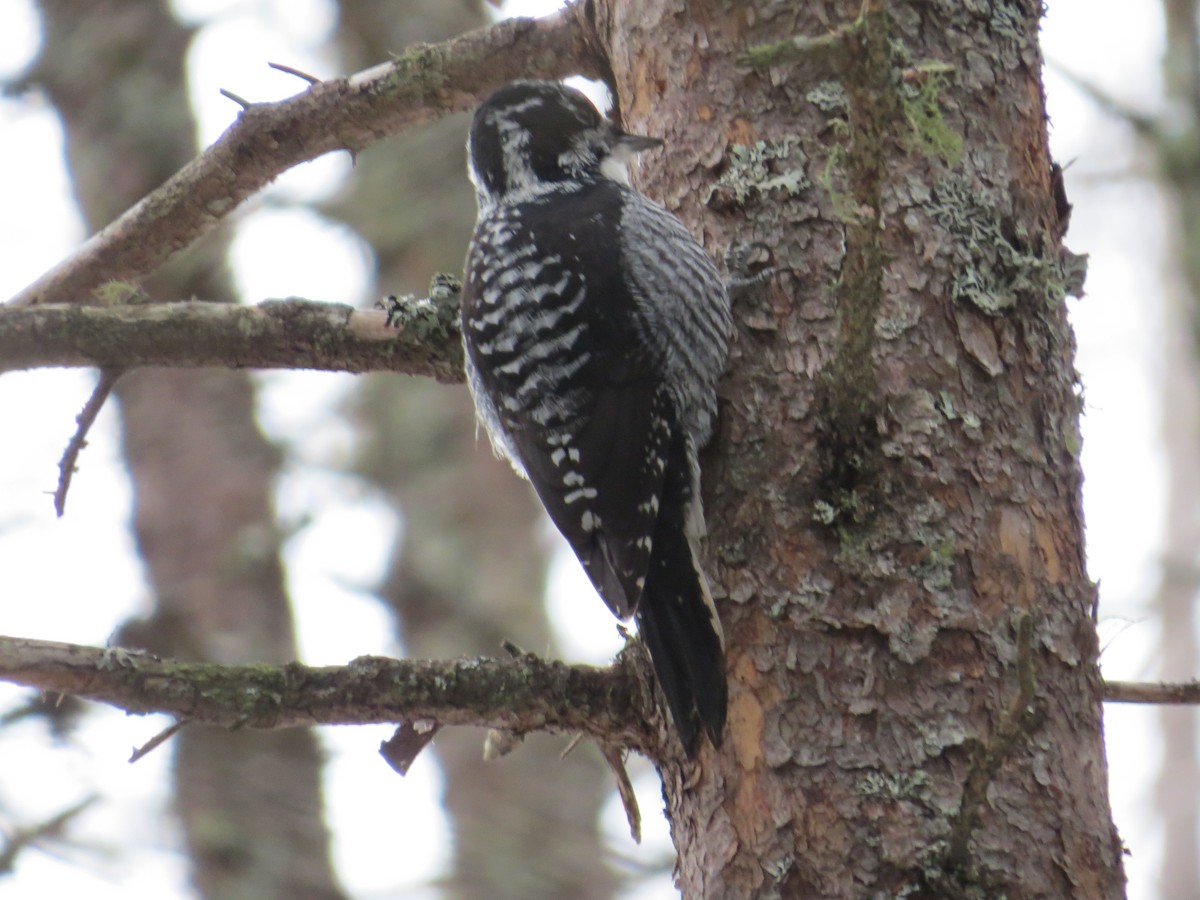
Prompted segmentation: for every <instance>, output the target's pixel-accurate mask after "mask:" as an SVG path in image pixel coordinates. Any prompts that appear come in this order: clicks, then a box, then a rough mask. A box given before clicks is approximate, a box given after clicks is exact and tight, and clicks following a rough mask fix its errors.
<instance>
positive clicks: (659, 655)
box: [637, 501, 727, 756]
mask: <svg viewBox="0 0 1200 900" xmlns="http://www.w3.org/2000/svg"><path fill="white" fill-rule="evenodd" d="M697 502H698V501H697ZM653 548H654V549H653V552H652V556H651V559H650V566H649V568H648V569H647V571H646V584H645V587H644V588H643V589H642V597H641V602H640V603H639V604H638V609H637V622H638V632H639V633H640V634H641V635H642V639H643V640H644V641H645V642H646V647H647V649H649V651H650V659H651V661H652V662H653V663H654V672H655V674H656V675H657V676H658V683H659V685H660V686H661V687H662V691H663V694H665V695H666V698H667V706H668V707H669V708H670V710H671V716H672V718H673V719H674V720H675V727H676V729H677V730H678V731H679V739H680V741H681V742H682V743H683V748H684V750H685V751H687V754H688V756H693V755H694V754H695V751H696V741H697V739H698V738H699V736H700V730H701V729H703V730H704V731H705V732H706V733H707V734H708V736H709V738H710V739H711V740H712V742H713V746H714V747H719V746H720V744H721V735H722V732H724V730H725V710H726V703H727V691H726V686H725V651H724V646H723V644H724V642H723V639H722V636H721V624H720V621H719V620H718V618H717V611H716V608H715V607H714V606H713V602H712V596H711V595H710V594H709V591H708V584H707V582H706V581H705V579H704V573H703V572H702V571H701V570H700V565H699V562H698V561H697V560H696V558H695V556H694V554H693V552H692V546H691V542H690V541H689V540H688V538H687V535H686V533H685V529H684V526H683V522H682V521H680V520H678V519H675V518H674V517H673V516H663V517H661V518H660V519H659V521H658V525H657V527H656V528H655V530H654V544H653Z"/></svg>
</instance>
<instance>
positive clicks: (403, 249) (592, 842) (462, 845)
mask: <svg viewBox="0 0 1200 900" xmlns="http://www.w3.org/2000/svg"><path fill="white" fill-rule="evenodd" d="M340 9H341V15H340V16H339V19H338V35H337V40H338V44H339V47H340V48H341V50H342V58H343V60H344V68H346V69H350V70H353V69H360V68H363V67H365V66H369V65H372V64H374V63H376V62H378V61H379V60H381V59H386V58H387V55H388V53H389V51H391V50H392V49H393V48H396V47H405V46H409V45H411V44H412V43H414V42H416V41H434V40H444V39H446V38H447V37H450V36H452V35H454V34H455V33H457V32H460V31H464V30H466V29H468V28H471V27H473V26H476V25H478V24H480V23H481V22H482V21H483V19H484V15H483V11H482V9H481V8H480V7H479V6H478V5H475V4H468V3H462V4H447V3H445V2H444V0H428V2H423V3H419V4H407V5H406V6H405V8H404V10H403V13H402V14H401V13H400V11H399V9H398V8H397V7H396V5H395V4H394V3H391V2H388V0H375V2H360V0H355V2H349V3H342V4H340ZM466 127H467V122H466V117H465V116H460V117H454V118H451V119H448V120H446V121H444V122H438V123H435V124H433V125H431V126H428V127H426V128H423V129H421V130H420V131H415V132H412V133H408V134H405V135H402V136H400V137H398V138H396V139H395V140H392V141H388V142H386V143H383V144H380V145H378V146H375V147H372V148H371V149H369V150H367V151H365V152H364V153H363V154H362V155H361V158H360V160H359V164H358V165H357V166H356V167H355V170H354V174H353V176H352V178H351V179H350V181H349V182H348V183H347V185H346V189H345V190H344V191H343V192H342V193H341V194H340V195H339V196H338V197H337V198H335V199H334V200H333V201H332V202H330V203H328V204H325V205H324V211H325V212H326V214H328V215H332V216H334V217H336V218H337V219H339V220H341V221H344V222H346V223H347V224H348V225H350V226H351V227H352V228H354V229H355V230H356V231H357V232H358V233H359V234H360V235H362V237H363V238H364V239H366V240H367V241H368V242H369V243H370V245H371V247H372V249H373V250H374V254H375V260H376V264H377V270H376V273H375V283H376V285H377V288H376V292H377V293H379V294H390V293H397V292H401V291H408V292H416V293H422V294H423V293H424V290H425V286H426V283H427V282H428V280H429V274H430V272H432V271H446V272H455V273H457V272H461V271H462V260H463V256H464V254H465V248H466V243H467V239H468V237H469V236H470V231H471V226H472V222H473V212H474V206H475V201H474V195H473V191H472V189H471V187H470V184H469V182H468V181H467V178H466V173H465V162H464V158H463V157H464V152H463V150H462V149H461V148H462V147H463V143H464V140H465V134H466ZM454 312H455V316H456V317H457V309H455V310H454ZM454 339H455V341H457V340H458V334H457V331H455V333H454ZM455 349H456V350H457V347H456V348H455ZM455 364H456V369H455V371H456V373H461V364H460V363H459V360H458V359H457V356H456V358H455ZM352 405H353V407H354V417H355V420H356V422H357V425H358V427H357V429H356V430H357V432H358V433H359V434H360V435H361V436H362V444H361V452H360V455H359V457H358V460H357V462H356V467H357V468H358V469H359V471H360V472H361V473H362V474H363V475H364V476H365V477H366V478H368V479H369V480H370V481H371V482H372V483H374V484H375V485H377V486H378V487H379V488H380V489H381V490H382V492H383V494H384V496H386V497H388V498H390V499H391V500H392V501H393V502H395V503H396V505H397V508H398V510H399V512H400V514H401V515H402V516H403V517H404V519H405V521H407V522H411V523H412V527H409V528H405V529H404V531H403V533H402V534H401V535H400V537H399V540H398V542H397V545H396V547H395V548H394V551H393V557H392V562H391V565H390V566H389V570H388V573H387V575H386V577H385V579H384V582H383V584H382V585H381V586H380V594H381V596H382V598H383V599H384V601H385V602H386V603H387V604H388V605H389V606H390V607H391V608H392V609H393V610H394V612H395V614H396V618H397V624H398V626H399V631H400V636H401V638H402V640H403V642H404V646H405V649H406V652H407V653H408V654H410V655H412V656H416V657H432V658H435V659H436V658H444V657H453V656H457V655H459V654H462V653H468V654H485V655H488V654H495V653H496V652H498V647H499V646H500V642H501V641H502V640H505V639H507V640H512V641H515V642H516V643H517V644H519V645H520V646H522V647H525V648H527V649H529V650H532V651H536V652H538V653H548V654H550V655H552V656H556V655H557V654H556V653H555V650H554V641H553V636H552V633H551V629H550V624H549V622H548V621H547V617H546V610H545V606H544V603H543V602H542V597H543V595H544V592H545V583H544V582H545V571H546V565H547V563H548V555H549V553H548V551H549V545H548V543H547V542H546V541H545V540H544V539H543V537H542V529H543V528H544V524H543V519H542V517H541V515H540V513H539V512H538V507H537V503H536V501H535V500H534V498H533V496H532V492H531V491H530V490H529V487H528V485H526V484H525V483H523V482H522V481H520V480H519V479H518V478H516V477H515V476H514V475H513V473H512V471H511V470H510V469H509V467H508V466H506V465H503V464H501V463H499V462H498V461H497V460H495V459H494V458H493V457H492V454H491V453H490V452H489V451H488V450H487V448H486V447H484V446H480V445H478V444H477V442H476V441H474V440H473V436H474V432H475V422H474V412H473V410H472V409H471V403H470V399H469V397H468V396H467V392H466V391H464V390H462V389H461V388H446V387H443V386H441V385H434V384H430V383H426V382H422V381H414V380H410V379H404V380H401V379H396V378H388V377H376V378H370V379H366V380H364V382H363V384H362V385H361V386H360V390H359V391H358V393H357V395H356V397H355V398H354V400H353V404H352ZM417 436H419V437H417ZM464 561H469V563H467V564H464ZM482 746H483V733H482V732H480V731H478V730H476V729H447V730H444V731H442V732H440V733H439V734H438V736H437V738H436V740H435V741H434V744H433V750H434V751H435V752H436V754H437V758H438V761H439V762H440V763H441V766H442V768H443V770H444V772H445V794H444V796H443V804H444V808H445V810H446V813H447V815H448V816H449V818H450V824H451V829H452V831H453V834H454V847H453V857H452V861H451V869H450V871H449V872H448V873H447V875H446V877H445V879H444V880H443V883H444V885H445V889H446V891H447V893H448V895H449V896H453V897H462V898H473V897H478V898H488V900H493V898H494V900H504V898H513V900H526V898H529V900H534V898H541V897H544V898H558V897H566V896H570V897H578V898H580V900H586V898H596V900H601V898H605V897H610V896H612V894H613V892H614V890H615V889H616V886H617V879H616V876H615V874H614V872H613V871H612V869H611V868H610V867H609V865H608V864H607V861H606V857H605V854H604V853H603V852H601V851H600V847H601V837H600V834H599V821H598V814H599V808H600V806H601V804H602V803H603V801H604V799H605V797H606V796H607V794H608V792H609V791H610V790H611V787H612V776H611V774H610V773H609V772H608V771H607V769H606V768H605V767H604V764H603V763H602V762H601V760H600V758H599V755H598V754H597V753H596V750H595V748H594V747H593V746H591V745H590V744H588V745H585V746H581V747H580V748H578V749H577V750H576V751H575V752H574V753H572V754H571V755H570V756H569V757H568V758H567V759H565V760H564V759H561V758H560V754H561V752H562V750H563V747H564V746H565V745H564V743H563V739H562V738H561V737H560V738H552V737H549V736H546V735H531V736H530V737H529V738H528V739H527V740H526V741H525V743H524V744H523V745H522V746H520V747H518V748H517V749H516V750H515V751H514V752H513V753H511V754H510V755H509V756H508V757H506V758H504V759H499V760H494V761H491V762H487V763H485V762H483V761H482V753H481V750H482Z"/></svg>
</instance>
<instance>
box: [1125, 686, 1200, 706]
mask: <svg viewBox="0 0 1200 900" xmlns="http://www.w3.org/2000/svg"><path fill="white" fill-rule="evenodd" d="M1104 702H1105V703H1159V704H1181V705H1189V704H1200V681H1186V682H1177V683H1170V682H1165V681H1164V682H1159V681H1106V682H1104Z"/></svg>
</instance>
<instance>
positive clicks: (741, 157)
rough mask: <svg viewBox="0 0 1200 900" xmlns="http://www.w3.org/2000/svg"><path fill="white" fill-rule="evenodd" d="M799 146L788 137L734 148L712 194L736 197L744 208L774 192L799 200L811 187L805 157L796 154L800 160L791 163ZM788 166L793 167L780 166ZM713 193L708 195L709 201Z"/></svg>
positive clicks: (797, 140) (798, 142) (793, 139)
mask: <svg viewBox="0 0 1200 900" xmlns="http://www.w3.org/2000/svg"><path fill="white" fill-rule="evenodd" d="M799 146H800V139H799V138H798V137H794V136H788V137H785V138H784V139H783V140H782V141H756V142H755V143H754V144H752V145H746V144H734V145H733V146H732V147H730V148H729V163H728V166H727V168H726V169H725V172H724V173H723V174H722V175H721V177H720V178H718V179H717V181H716V183H715V184H714V185H713V190H712V193H716V192H717V191H719V190H721V189H722V188H724V189H726V190H728V191H730V192H731V193H732V194H733V199H734V201H735V202H736V203H737V204H738V205H739V206H745V205H746V203H747V202H748V201H750V200H751V199H753V198H756V197H759V196H763V195H765V194H767V193H768V192H770V191H772V190H775V189H781V190H783V191H784V192H785V193H786V194H787V195H788V196H789V197H795V196H798V195H799V194H800V193H801V192H802V191H804V190H805V189H807V188H808V187H810V185H811V182H810V181H809V180H808V176H807V175H805V174H804V159H803V157H802V156H801V155H800V154H797V156H799V157H800V158H799V159H797V160H794V161H793V160H792V155H793V152H795V151H796V150H797V148H798V147H799ZM789 162H790V163H793V164H792V165H790V166H786V167H785V166H783V165H781V164H782V163H789ZM796 163H798V164H796ZM780 170H782V171H780ZM712 193H710V194H709V198H710V199H711V198H712Z"/></svg>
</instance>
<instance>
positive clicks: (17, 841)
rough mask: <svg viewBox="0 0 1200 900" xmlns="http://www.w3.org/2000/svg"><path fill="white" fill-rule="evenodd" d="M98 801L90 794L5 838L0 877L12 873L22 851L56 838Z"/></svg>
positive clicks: (95, 796)
mask: <svg viewBox="0 0 1200 900" xmlns="http://www.w3.org/2000/svg"><path fill="white" fill-rule="evenodd" d="M99 799H100V798H99V797H98V796H97V795H95V794H92V795H91V796H89V797H85V798H84V799H83V800H80V801H79V802H78V803H76V804H75V805H74V806H71V807H68V808H67V809H64V810H63V811H62V812H60V813H58V814H57V815H55V816H52V817H51V818H49V819H47V820H46V821H45V822H39V823H38V824H37V825H32V826H30V827H28V828H17V829H15V830H14V831H13V832H12V834H10V835H8V836H7V837H6V838H5V840H4V843H3V846H2V847H0V875H7V874H9V873H10V872H12V871H13V868H14V867H15V865H16V862H17V857H18V856H19V855H20V854H21V851H22V850H24V849H25V848H26V847H29V846H32V845H34V844H37V843H38V842H39V841H42V840H45V839H46V838H56V837H58V836H59V835H61V834H62V832H63V829H64V828H66V826H67V825H68V824H70V822H71V820H72V819H74V818H75V817H76V816H78V815H79V814H80V813H82V812H83V811H84V810H86V809H87V808H88V807H90V806H91V805H92V804H93V803H95V802H96V801H97V800H99Z"/></svg>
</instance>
